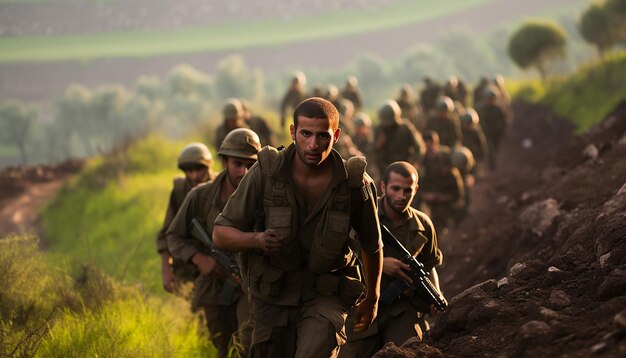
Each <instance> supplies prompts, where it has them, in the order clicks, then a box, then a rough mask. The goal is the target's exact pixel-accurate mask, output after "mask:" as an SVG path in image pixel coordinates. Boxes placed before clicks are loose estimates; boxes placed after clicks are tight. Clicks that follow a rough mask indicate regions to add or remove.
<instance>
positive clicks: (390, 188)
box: [339, 162, 443, 358]
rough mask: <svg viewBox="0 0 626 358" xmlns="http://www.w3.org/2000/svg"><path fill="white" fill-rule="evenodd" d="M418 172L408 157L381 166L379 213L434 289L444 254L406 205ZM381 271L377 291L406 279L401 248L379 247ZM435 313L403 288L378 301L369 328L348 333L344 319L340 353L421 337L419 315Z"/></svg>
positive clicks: (420, 216)
mask: <svg viewBox="0 0 626 358" xmlns="http://www.w3.org/2000/svg"><path fill="white" fill-rule="evenodd" d="M417 181H418V175H417V171H416V170H415V167H413V166H412V165H411V164H409V163H407V162H395V163H392V164H391V165H389V166H388V167H387V168H386V169H385V173H384V179H383V181H382V182H381V183H380V187H381V192H382V196H381V197H380V198H379V199H378V218H379V220H380V224H381V225H385V226H386V227H387V228H388V229H389V230H390V231H391V233H392V234H394V236H395V237H396V238H397V239H398V240H399V241H400V243H401V244H402V245H403V246H404V247H406V248H407V249H408V250H411V251H412V252H411V253H412V254H413V256H415V257H417V259H418V260H419V261H420V262H422V263H423V264H424V270H425V271H426V272H429V273H430V275H429V276H430V279H431V281H433V284H434V285H435V286H436V287H437V288H438V289H439V279H438V275H437V270H436V269H435V267H436V266H439V265H441V264H442V262H443V255H442V253H441V250H439V246H438V244H437V235H436V233H435V229H434V227H433V224H432V222H431V221H430V219H429V218H428V216H426V214H424V213H422V212H421V211H418V210H416V209H414V208H412V207H411V206H410V204H411V201H412V200H413V196H414V195H415V193H416V192H417V189H418V187H419V186H418V185H417ZM383 254H384V260H383V276H382V280H381V291H382V292H384V290H385V289H386V288H387V286H388V285H389V284H390V283H391V281H393V280H394V279H396V278H401V279H404V280H406V281H407V282H409V283H411V278H410V277H409V276H408V275H407V274H406V272H405V271H408V270H410V268H409V266H408V265H406V264H405V263H403V262H402V261H400V260H399V259H401V258H402V253H401V252H397V251H396V250H394V248H392V247H387V246H385V247H384V248H383ZM426 313H429V314H431V315H435V314H436V313H437V309H436V308H435V307H434V305H430V306H427V305H426V304H425V303H424V302H423V301H422V300H421V299H420V297H418V296H417V295H416V294H415V292H414V290H412V289H408V290H407V292H405V293H404V294H403V295H401V296H400V298H399V299H397V300H396V301H394V302H393V303H392V304H391V305H389V306H386V305H384V304H381V305H380V309H379V315H378V319H377V320H376V322H374V323H373V324H372V325H371V326H370V328H369V329H368V330H366V331H365V332H361V333H352V331H351V330H350V326H349V324H350V322H351V319H350V318H348V327H347V332H348V342H347V343H346V345H345V346H343V347H342V348H341V352H340V354H339V355H340V357H346V358H348V357H371V356H373V355H374V353H376V352H377V351H378V350H379V349H381V348H382V347H383V346H384V345H385V343H388V342H393V343H394V344H395V345H396V346H400V345H402V343H404V342H405V341H406V340H407V339H409V338H412V337H418V338H419V339H422V338H423V337H424V335H426V333H427V330H428V328H427V327H428V324H427V323H426V321H425V320H424V314H426Z"/></svg>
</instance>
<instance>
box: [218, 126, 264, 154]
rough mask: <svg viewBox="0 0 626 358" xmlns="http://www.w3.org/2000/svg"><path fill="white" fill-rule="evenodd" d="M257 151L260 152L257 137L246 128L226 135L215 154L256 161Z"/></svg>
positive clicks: (259, 142) (259, 143) (234, 130)
mask: <svg viewBox="0 0 626 358" xmlns="http://www.w3.org/2000/svg"><path fill="white" fill-rule="evenodd" d="M259 150H261V141H260V140H259V136H258V135H257V134H256V133H255V132H254V131H252V130H250V129H248V128H237V129H233V130H232V131H230V132H229V133H228V134H227V135H226V138H224V141H223V142H222V145H220V149H219V151H218V152H217V154H218V155H221V156H228V157H236V158H244V159H254V160H257V158H258V157H257V154H258V152H259Z"/></svg>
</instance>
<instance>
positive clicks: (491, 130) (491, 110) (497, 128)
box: [477, 103, 507, 169]
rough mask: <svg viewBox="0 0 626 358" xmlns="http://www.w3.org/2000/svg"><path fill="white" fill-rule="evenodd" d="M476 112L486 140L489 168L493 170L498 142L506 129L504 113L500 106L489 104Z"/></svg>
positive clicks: (498, 146) (498, 147)
mask: <svg viewBox="0 0 626 358" xmlns="http://www.w3.org/2000/svg"><path fill="white" fill-rule="evenodd" d="M477 112H478V116H479V117H480V126H481V127H482V129H483V131H484V133H485V137H486V138H487V145H488V147H489V166H490V167H491V168H492V169H495V167H496V156H497V154H498V152H499V151H500V140H501V139H502V136H503V135H504V132H505V131H506V127H507V119H506V113H505V112H504V110H503V109H502V107H500V105H498V104H491V103H485V104H484V105H482V106H480V107H479V108H478V110H477Z"/></svg>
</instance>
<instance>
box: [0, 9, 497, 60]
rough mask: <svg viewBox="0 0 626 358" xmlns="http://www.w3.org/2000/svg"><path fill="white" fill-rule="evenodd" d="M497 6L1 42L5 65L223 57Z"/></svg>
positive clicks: (364, 12)
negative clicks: (166, 56)
mask: <svg viewBox="0 0 626 358" xmlns="http://www.w3.org/2000/svg"><path fill="white" fill-rule="evenodd" d="M491 1H494V0H469V1H465V2H463V3H459V2H458V1H453V0H442V1H438V2H436V3H435V2H427V3H424V2H420V1H408V0H406V1H400V2H397V3H394V4H393V5H390V6H388V7H385V8H382V9H376V10H360V11H347V12H339V13H338V12H328V13H325V14H321V15H318V16H315V17H302V18H296V19H292V20H289V21H278V20H271V21H262V22H249V23H243V24H222V25H216V26H211V27H199V28H188V29H183V30H179V31H173V32H158V31H154V32H125V33H109V34H85V35H63V36H61V35H59V36H24V37H13V38H8V37H2V38H0V62H31V61H32V62H39V61H63V60H83V61H84V60H91V59H96V58H103V57H107V58H111V57H148V56H155V55H163V54H175V53H193V52H201V51H223V50H235V49H242V48H249V47H252V46H268V45H280V44H284V43H289V42H295V41H306V40H313V39H321V38H330V37H335V36H340V35H349V34H357V33H364V32H369V31H376V30H382V29H385V28H391V27H395V26H400V25H403V24H407V23H412V22H418V21H423V20H427V19H433V18H437V17H440V16H443V15H446V14H450V13H455V12H459V11H462V10H465V9H467V8H470V7H473V6H477V5H479V4H483V3H488V2H491Z"/></svg>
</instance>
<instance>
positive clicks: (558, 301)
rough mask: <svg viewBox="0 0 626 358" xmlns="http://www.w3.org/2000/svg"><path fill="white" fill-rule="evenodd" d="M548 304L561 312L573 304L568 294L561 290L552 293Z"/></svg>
mask: <svg viewBox="0 0 626 358" xmlns="http://www.w3.org/2000/svg"><path fill="white" fill-rule="evenodd" d="M548 304H549V305H550V308H552V309H555V310H559V309H561V308H563V307H567V306H569V305H571V304H572V302H571V301H570V299H569V296H568V295H567V293H565V292H563V291H561V290H553V291H552V293H550V299H549V301H548Z"/></svg>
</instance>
